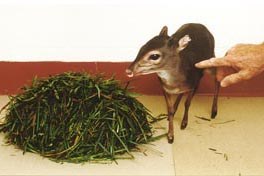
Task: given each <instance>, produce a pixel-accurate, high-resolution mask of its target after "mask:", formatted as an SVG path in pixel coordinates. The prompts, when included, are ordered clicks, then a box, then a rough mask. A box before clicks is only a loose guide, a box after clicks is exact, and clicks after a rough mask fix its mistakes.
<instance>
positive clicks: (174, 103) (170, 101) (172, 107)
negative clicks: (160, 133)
mask: <svg viewBox="0 0 264 176" xmlns="http://www.w3.org/2000/svg"><path fill="white" fill-rule="evenodd" d="M164 96H165V100H166V103H167V109H168V121H169V125H168V128H169V130H168V136H167V137H168V142H169V143H170V144H171V143H173V140H174V127H173V117H174V114H175V111H176V109H177V108H178V105H179V103H180V101H181V98H182V94H180V95H178V96H176V95H173V94H168V93H166V92H164ZM176 97H177V99H176Z"/></svg>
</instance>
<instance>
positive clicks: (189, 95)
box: [181, 90, 195, 130]
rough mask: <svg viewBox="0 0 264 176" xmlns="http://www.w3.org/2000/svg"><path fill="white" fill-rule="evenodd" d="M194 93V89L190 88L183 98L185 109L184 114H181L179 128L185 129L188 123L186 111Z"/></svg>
mask: <svg viewBox="0 0 264 176" xmlns="http://www.w3.org/2000/svg"><path fill="white" fill-rule="evenodd" d="M194 94H195V90H192V91H190V92H188V94H187V98H186V100H185V105H184V106H185V109H184V116H183V119H182V122H181V129H182V130H183V129H185V128H186V127H187V125H188V112H189V107H190V105H191V101H192V98H193V96H194Z"/></svg>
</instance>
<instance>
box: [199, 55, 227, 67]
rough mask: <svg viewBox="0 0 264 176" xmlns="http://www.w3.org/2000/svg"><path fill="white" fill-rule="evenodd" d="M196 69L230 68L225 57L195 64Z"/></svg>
mask: <svg viewBox="0 0 264 176" xmlns="http://www.w3.org/2000/svg"><path fill="white" fill-rule="evenodd" d="M195 66H196V67H198V68H211V67H221V66H231V65H230V63H229V61H228V59H227V56H226V57H223V58H214V57H213V58H211V59H208V60H204V61H201V62H199V63H196V64H195Z"/></svg>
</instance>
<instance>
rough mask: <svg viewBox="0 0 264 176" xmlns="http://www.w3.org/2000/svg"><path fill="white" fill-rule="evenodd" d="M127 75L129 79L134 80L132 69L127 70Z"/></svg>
mask: <svg viewBox="0 0 264 176" xmlns="http://www.w3.org/2000/svg"><path fill="white" fill-rule="evenodd" d="M126 74H127V76H128V77H129V78H132V77H133V76H134V73H133V71H131V70H130V69H126Z"/></svg>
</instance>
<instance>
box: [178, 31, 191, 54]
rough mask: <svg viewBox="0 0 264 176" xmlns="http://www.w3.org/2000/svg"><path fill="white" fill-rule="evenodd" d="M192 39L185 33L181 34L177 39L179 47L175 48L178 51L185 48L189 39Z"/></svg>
mask: <svg viewBox="0 0 264 176" xmlns="http://www.w3.org/2000/svg"><path fill="white" fill-rule="evenodd" d="M191 40H192V39H191V38H190V36H189V35H185V36H183V37H182V38H181V39H180V40H179V47H178V48H177V50H178V51H182V50H183V49H184V48H186V47H187V46H188V43H189V42H190V41H191Z"/></svg>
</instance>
